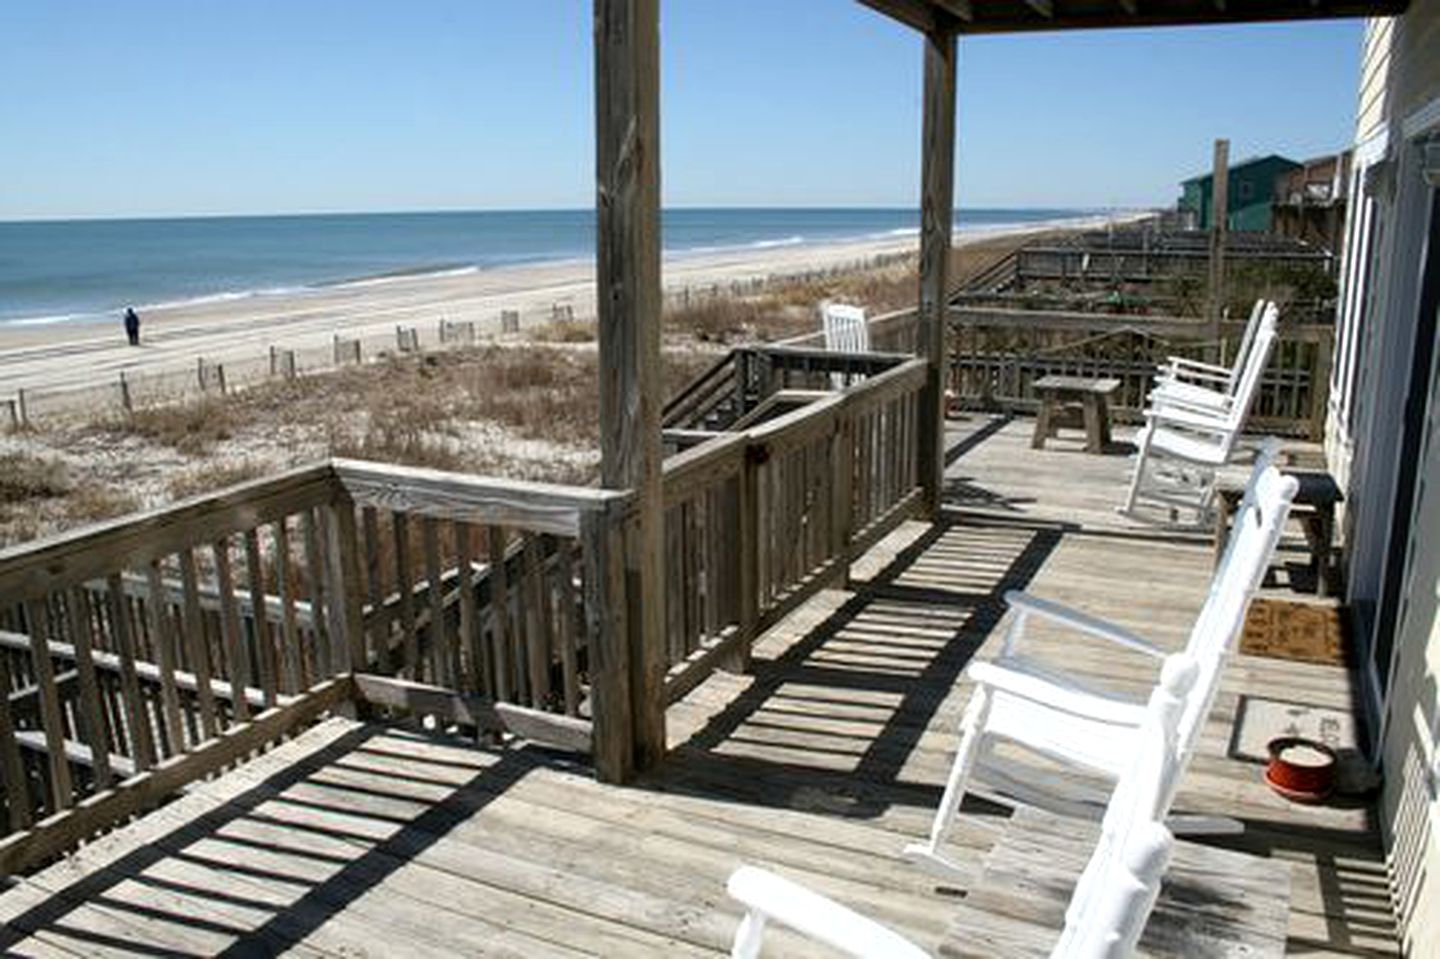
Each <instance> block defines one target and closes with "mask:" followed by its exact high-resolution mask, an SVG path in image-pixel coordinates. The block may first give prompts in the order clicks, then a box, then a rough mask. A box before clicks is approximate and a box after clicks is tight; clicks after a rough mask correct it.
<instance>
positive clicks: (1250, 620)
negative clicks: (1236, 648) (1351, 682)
mask: <svg viewBox="0 0 1440 959" xmlns="http://www.w3.org/2000/svg"><path fill="white" fill-rule="evenodd" d="M1240 652H1242V653H1247V654H1249V655H1251V656H1269V657H1270V658H1271V659H1290V660H1295V661H1297V662H1302V663H1323V664H1325V665H1330V666H1344V665H1346V662H1347V659H1346V645H1345V631H1344V628H1343V626H1342V623H1341V618H1340V610H1339V609H1338V608H1337V607H1334V606H1317V605H1315V604H1313V603H1291V602H1286V601H1285V600H1279V599H1257V600H1254V601H1252V602H1251V603H1250V612H1249V613H1248V614H1247V615H1246V617H1245V631H1244V632H1243V633H1242V634H1241V636H1240Z"/></svg>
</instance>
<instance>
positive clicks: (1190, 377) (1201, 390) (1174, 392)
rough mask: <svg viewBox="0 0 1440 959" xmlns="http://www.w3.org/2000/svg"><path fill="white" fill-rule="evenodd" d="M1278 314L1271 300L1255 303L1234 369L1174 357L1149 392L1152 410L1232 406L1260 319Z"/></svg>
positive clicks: (1223, 407) (1222, 408)
mask: <svg viewBox="0 0 1440 959" xmlns="http://www.w3.org/2000/svg"><path fill="white" fill-rule="evenodd" d="M1273 310H1275V306H1274V304H1272V303H1270V302H1269V301H1268V300H1256V301H1255V306H1254V307H1253V308H1252V309H1251V310H1250V319H1249V320H1248V321H1247V322H1246V324H1245V332H1244V333H1243V334H1242V335H1241V337H1240V347H1239V349H1237V350H1236V352H1235V362H1234V364H1233V365H1232V366H1229V367H1225V366H1217V365H1215V364H1213V363H1204V362H1201V361H1200V360H1192V359H1190V358H1189V357H1184V356H1171V357H1169V358H1167V360H1166V363H1165V365H1164V366H1163V367H1161V369H1160V373H1159V375H1157V376H1156V377H1155V386H1154V388H1153V389H1152V390H1151V392H1150V398H1149V399H1150V405H1151V406H1178V407H1181V408H1187V407H1188V408H1192V409H1200V410H1202V411H1215V410H1221V411H1223V410H1226V409H1228V408H1229V407H1230V405H1231V404H1233V402H1234V399H1235V389H1236V387H1237V386H1239V384H1240V377H1241V376H1242V375H1243V373H1244V372H1245V367H1246V361H1247V360H1248V359H1249V357H1250V349H1251V347H1253V346H1254V345H1255V335H1256V333H1258V332H1259V329H1260V322H1261V318H1262V317H1263V316H1264V315H1265V314H1267V313H1269V312H1270V311H1273Z"/></svg>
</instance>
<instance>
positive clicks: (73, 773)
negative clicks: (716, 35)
mask: <svg viewBox="0 0 1440 959" xmlns="http://www.w3.org/2000/svg"><path fill="white" fill-rule="evenodd" d="M730 367H731V369H732V370H740V371H742V372H741V375H740V376H738V377H731V379H730V383H731V388H732V389H734V390H737V391H742V390H743V391H747V392H748V394H749V398H748V401H747V402H749V404H750V409H749V412H750V413H751V414H754V416H755V421H754V422H753V423H750V424H745V425H742V426H740V427H738V428H736V429H734V430H731V431H728V432H727V431H720V432H715V431H710V432H703V433H702V431H700V430H691V431H689V433H688V434H687V435H691V440H690V441H689V442H687V444H686V446H687V448H686V449H685V450H684V451H683V452H680V453H678V454H676V455H674V456H671V457H670V458H669V459H668V460H667V462H666V464H665V467H664V474H663V475H664V482H663V485H664V499H665V529H664V537H665V538H664V548H665V553H666V557H665V568H666V576H667V581H666V583H665V596H666V610H667V613H666V615H667V619H666V628H665V630H664V634H663V638H664V643H665V655H664V657H663V659H664V661H665V663H666V664H667V666H668V669H669V672H668V674H667V676H666V679H665V695H666V698H667V701H673V700H674V699H676V698H678V697H679V696H681V695H683V694H684V693H685V692H686V691H687V690H689V689H692V688H693V687H694V686H695V685H696V684H697V683H698V682H700V681H701V680H703V679H704V677H705V676H707V675H709V673H710V672H711V671H712V670H713V669H715V668H716V667H717V666H720V665H730V666H741V665H743V664H744V663H745V661H746V660H747V659H748V655H749V648H750V644H751V643H752V642H753V640H754V639H755V637H756V636H757V635H759V633H760V632H761V631H763V630H764V629H766V628H767V627H769V626H770V625H772V624H774V623H775V622H777V621H778V620H779V619H780V618H781V617H782V616H784V615H785V614H786V613H788V612H789V611H790V610H792V609H794V608H795V606H796V605H798V604H799V603H800V602H802V601H803V600H804V599H805V598H807V597H808V596H811V595H813V594H814V593H815V591H817V590H818V589H820V588H822V587H824V586H825V585H827V584H829V583H833V582H836V581H840V580H843V578H844V576H845V574H846V571H847V569H848V566H849V563H850V560H851V559H852V558H853V557H855V556H856V555H857V554H858V553H859V552H860V551H862V550H863V549H865V548H866V547H867V546H868V544H869V543H872V542H874V541H875V539H876V538H877V537H879V536H881V535H883V534H884V533H885V532H886V531H888V530H890V529H892V528H894V526H895V525H896V524H897V523H899V522H900V521H901V520H903V519H904V518H905V517H906V516H909V515H911V513H912V512H913V508H914V506H915V505H916V504H917V503H918V501H919V493H918V489H917V486H916V481H917V477H918V476H919V464H918V462H917V457H918V450H919V444H918V433H917V428H916V427H917V423H918V412H919V407H918V402H919V399H918V398H919V394H920V391H921V389H922V386H923V383H924V379H925V366H924V363H923V362H922V361H920V360H916V359H911V358H907V357H904V356H896V355H881V354H854V355H847V354H827V353H825V352H824V351H820V350H815V349H806V348H794V347H791V348H783V347H771V348H766V349H764V350H758V351H749V352H748V353H746V354H743V355H742V356H740V357H732V358H731V360H730ZM837 377H838V378H839V381H840V382H841V383H847V384H848V385H846V386H844V388H843V389H841V388H837V386H836V384H837ZM722 379H723V377H722ZM707 389H708V387H707ZM712 395H716V396H718V395H719V394H718V393H713V394H712ZM777 401H778V405H777ZM745 405H746V404H745V403H743V402H742V403H739V404H738V406H737V409H741V410H743V409H744V407H745ZM637 525H638V524H637V517H636V515H635V513H634V508H633V498H632V496H631V495H630V493H629V492H627V491H611V490H598V489H590V488H581V487H569V486H553V485H547V484H537V483H524V482H519V481H512V480H492V479H484V478H478V477H469V476H461V475H456V474H451V473H442V472H437V471H433V470H422V469H409V468H404V467H396V466H387V465H380V464H374V463H362V462H356V461H350V460H333V461H330V462H327V463H322V464H318V465H315V466H312V467H306V468H303V469H298V470H294V471H291V472H289V473H285V474H283V475H281V476H278V477H275V478H272V479H266V480H257V481H254V482H249V483H243V484H240V485H237V486H234V487H231V488H230V489H227V490H225V491H222V492H220V493H217V494H213V495H207V496H201V497H195V498H192V499H189V500H186V501H183V502H181V503H179V504H176V505H174V506H172V507H168V508H165V509H163V510H157V511H153V512H149V513H143V514H139V515H135V516H131V517H127V518H123V519H119V520H115V521H111V522H107V523H102V524H98V525H96V526H92V527H89V528H86V529H81V530H77V531H74V532H71V533H66V534H63V535H61V536H58V537H55V538H52V539H49V540H43V541H40V542H37V543H34V544H29V545H25V546H21V547H16V548H11V549H7V550H0V693H3V695H0V769H3V772H4V795H3V829H0V874H4V873H10V872H15V871H19V870H24V869H27V868H30V867H33V866H34V865H36V864H38V863H41V862H44V861H46V860H47V859H50V858H53V857H54V856H55V855H57V854H59V853H61V852H63V851H64V850H66V849H68V848H70V847H72V846H73V845H74V844H75V843H77V842H80V841H83V840H85V839H86V838H88V837H90V836H93V835H94V834H96V833H97V832H100V831H103V830H106V829H109V828H112V827H113V826H115V825H117V824H118V823H121V822H123V821H124V820H126V819H127V818H129V817H132V816H134V815H137V814H139V813H140V812H142V811H144V810H145V809H146V808H148V807H150V806H153V805H154V804H155V803H157V802H160V801H162V800H163V799H164V798H165V797H166V796H168V795H171V794H173V793H174V792H175V791H176V790H177V789H180V788H182V787H184V786H185V785H186V784H188V783H190V782H194V781H196V780H198V779H201V778H204V777H207V776H210V775H214V774H216V773H218V772H221V771H223V770H224V769H226V768H227V767H229V766H231V765H233V764H234V763H236V762H238V761H241V760H243V759H244V758H245V757H246V756H248V755H251V754H253V753H254V752H256V751H258V750H262V749H264V748H267V746H268V745H269V744H271V743H273V742H275V741H277V740H278V739H280V738H282V737H284V736H287V735H290V734H292V733H293V732H294V731H295V730H296V729H297V728H299V727H301V726H303V725H304V724H306V723H309V722H311V721H313V720H314V719H315V718H317V717H319V716H320V715H322V714H323V713H325V712H327V711H332V710H352V711H358V710H363V711H365V712H366V713H367V714H384V715H407V714H410V715H417V716H427V717H431V718H433V719H434V720H435V721H437V722H438V723H439V724H440V726H441V727H442V728H449V729H458V730H460V731H464V732H468V733H473V734H484V735H492V736H505V735H512V734H513V735H518V736H521V737H524V738H526V739H531V740H537V741H540V742H543V743H545V744H548V745H550V746H555V747H559V748H563V749H569V750H573V751H578V752H581V753H589V754H592V755H593V757H594V760H595V763H596V768H597V772H599V773H600V774H602V775H606V774H607V773H606V770H608V769H621V768H623V767H624V766H625V763H624V762H621V760H620V757H622V756H626V755H628V753H629V751H631V750H633V748H634V744H633V740H632V738H631V737H632V711H633V710H634V709H635V708H636V707H635V705H634V703H633V702H632V700H631V694H630V690H629V669H630V668H631V667H630V663H631V662H632V660H633V658H634V651H633V650H631V649H630V648H629V644H631V643H633V642H634V641H635V640H634V636H635V635H636V634H635V633H634V631H632V630H630V628H629V625H628V623H627V616H628V615H629V612H628V608H627V606H628V604H629V603H630V602H632V597H631V596H629V595H627V583H626V578H625V575H624V569H625V565H624V564H625V559H624V554H625V551H626V549H629V548H633V540H632V539H630V537H631V536H632V534H633V531H634V529H635V528H636V526H637ZM627 762H628V760H627Z"/></svg>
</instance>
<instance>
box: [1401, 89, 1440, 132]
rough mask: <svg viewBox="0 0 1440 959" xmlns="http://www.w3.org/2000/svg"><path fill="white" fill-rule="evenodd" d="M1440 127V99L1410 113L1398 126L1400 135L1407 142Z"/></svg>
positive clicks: (1437, 98)
mask: <svg viewBox="0 0 1440 959" xmlns="http://www.w3.org/2000/svg"><path fill="white" fill-rule="evenodd" d="M1436 126H1440V97H1436V98H1435V99H1434V100H1431V101H1430V102H1429V103H1427V104H1425V105H1424V106H1423V107H1421V108H1420V109H1418V110H1415V111H1414V112H1412V113H1411V114H1410V115H1409V116H1408V117H1406V118H1405V120H1404V122H1402V123H1401V124H1400V133H1401V135H1402V136H1404V137H1405V139H1407V140H1413V139H1415V138H1416V137H1418V136H1422V135H1423V134H1425V133H1426V132H1428V131H1429V130H1430V128H1431V127H1436Z"/></svg>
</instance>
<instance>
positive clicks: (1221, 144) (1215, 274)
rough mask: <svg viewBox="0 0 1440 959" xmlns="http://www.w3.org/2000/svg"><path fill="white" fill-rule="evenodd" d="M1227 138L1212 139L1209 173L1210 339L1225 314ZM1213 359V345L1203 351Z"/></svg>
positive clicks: (1215, 336) (1217, 334)
mask: <svg viewBox="0 0 1440 959" xmlns="http://www.w3.org/2000/svg"><path fill="white" fill-rule="evenodd" d="M1229 197H1230V141H1229V140H1216V141H1215V166H1214V170H1213V171H1212V172H1211V176H1210V199H1211V204H1210V276H1209V284H1208V285H1209V290H1208V295H1207V297H1206V303H1205V316H1206V319H1207V320H1209V322H1210V339H1212V340H1215V339H1219V337H1220V318H1221V317H1222V316H1223V315H1224V313H1225V233H1226V231H1227V230H1228V229H1229V226H1230V223H1229V216H1230V199H1229ZM1207 353H1208V355H1209V356H1210V359H1211V360H1212V361H1214V360H1215V359H1216V357H1215V355H1214V352H1213V348H1212V349H1211V350H1209V351H1207Z"/></svg>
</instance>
